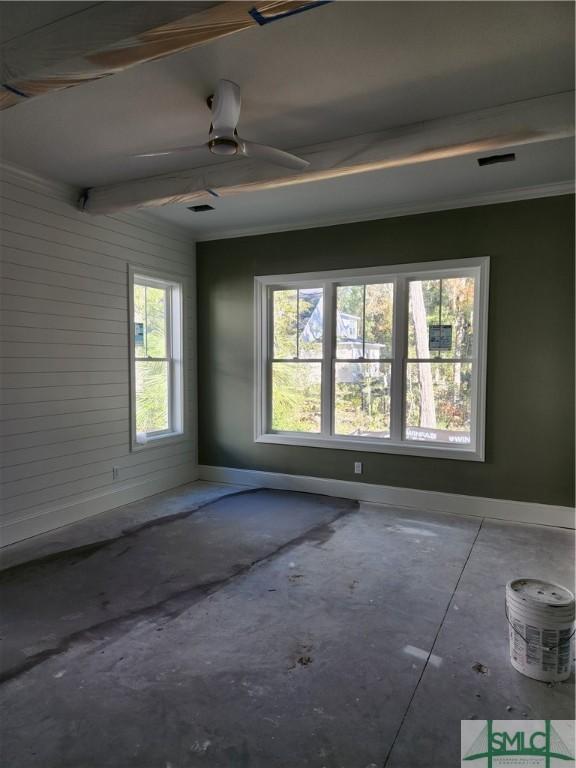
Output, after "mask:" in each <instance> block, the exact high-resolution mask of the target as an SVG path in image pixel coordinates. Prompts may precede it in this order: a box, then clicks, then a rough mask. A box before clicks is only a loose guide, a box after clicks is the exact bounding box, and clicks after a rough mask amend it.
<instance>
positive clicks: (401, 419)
mask: <svg viewBox="0 0 576 768" xmlns="http://www.w3.org/2000/svg"><path fill="white" fill-rule="evenodd" d="M255 282H256V297H255V299H256V387H255V391H256V402H255V439H256V440H257V441H258V442H269V443H285V444H293V445H311V446H318V447H332V448H344V449H351V450H358V451H362V450H366V451H383V452H391V453H409V454H415V455H424V456H440V457H448V458H463V459H472V460H480V461H481V460H483V458H484V397H485V359H486V331H487V306H488V259H487V258H484V259H465V260H459V261H446V262H434V263H429V264H418V265H415V264H410V265H405V266H398V267H383V268H381V269H364V270H356V271H353V270H341V271H338V272H326V273H313V274H300V275H282V276H279V275H273V276H269V277H257V278H256V281H255Z"/></svg>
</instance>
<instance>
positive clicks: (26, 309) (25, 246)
mask: <svg viewBox="0 0 576 768" xmlns="http://www.w3.org/2000/svg"><path fill="white" fill-rule="evenodd" d="M73 199H74V194H73V193H72V192H71V191H69V190H65V189H63V188H62V189H59V188H58V187H57V186H52V185H45V186H42V185H40V184H36V183H34V182H33V181H31V180H30V179H28V178H26V177H25V176H23V175H21V174H16V173H11V172H7V173H3V174H2V180H1V181H0V210H1V221H0V238H1V242H2V250H1V252H0V276H1V283H0V366H1V373H0V390H1V397H0V467H2V470H1V481H2V482H1V485H0V496H1V498H2V499H3V501H2V505H1V514H0V526H2V527H5V530H6V531H10V533H9V538H10V540H13V539H14V537H15V538H18V536H19V535H30V534H31V533H34V532H36V531H39V530H49V529H50V528H51V527H53V526H54V525H61V524H62V522H63V521H65V522H70V521H71V520H73V519H76V518H77V517H81V516H84V515H85V514H86V510H90V511H92V512H98V511H101V510H102V509H107V508H110V507H112V506H114V505H116V504H119V503H123V502H124V501H125V500H126V499H132V498H141V497H142V495H146V494H147V493H155V492H156V491H157V490H161V489H164V488H167V487H170V484H171V483H177V482H184V481H185V480H186V479H193V478H194V477H195V466H196V453H195V451H196V446H195V425H194V424H193V423H192V416H191V414H194V407H193V403H192V404H191V405H190V407H189V408H188V417H187V422H188V432H187V435H186V438H185V439H184V440H182V441H181V442H177V443H172V444H166V445H164V446H162V444H160V445H157V446H154V447H150V448H146V449H145V450H142V451H135V452H133V451H131V450H130V434H129V417H130V411H129V365H128V362H129V361H128V265H129V264H132V265H135V266H136V267H142V268H148V269H154V270H157V271H160V272H166V273H167V274H173V275H177V276H179V277H180V278H181V279H182V280H183V281H184V285H185V291H186V295H187V297H188V301H187V306H186V307H185V317H186V325H187V330H186V339H185V345H186V355H187V361H186V369H187V371H189V376H188V390H189V395H190V397H194V392H193V391H190V389H191V387H193V386H194V381H193V374H194V370H195V361H194V358H193V355H194V353H195V342H194V337H195V315H194V298H195V297H194V290H195V287H194V286H195V283H194V278H195V261H194V245H193V243H192V242H190V241H189V240H188V236H187V234H186V233H183V232H182V231H181V230H178V229H177V228H173V227H171V225H169V224H168V223H165V222H158V224H157V223H156V222H155V221H154V220H153V219H152V218H147V217H146V214H142V213H139V214H137V215H131V214H116V215H114V216H107V217H92V216H90V215H88V214H84V213H82V212H81V211H79V210H77V208H76V207H74V205H72V204H71V203H70V201H71V200H73ZM113 467H118V468H119V477H118V479H114V478H113V475H112V468H113ZM188 468H189V472H188ZM51 521H52V522H51ZM19 531H22V532H26V534H24V533H18V532H19Z"/></svg>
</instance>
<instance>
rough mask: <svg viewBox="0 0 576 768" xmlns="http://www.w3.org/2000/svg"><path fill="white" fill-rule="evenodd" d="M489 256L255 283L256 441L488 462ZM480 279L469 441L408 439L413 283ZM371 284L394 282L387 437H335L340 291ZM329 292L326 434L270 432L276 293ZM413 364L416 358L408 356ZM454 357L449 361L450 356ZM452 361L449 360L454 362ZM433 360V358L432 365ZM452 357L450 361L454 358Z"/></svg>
mask: <svg viewBox="0 0 576 768" xmlns="http://www.w3.org/2000/svg"><path fill="white" fill-rule="evenodd" d="M489 269H490V258H489V257H488V256H484V257H479V258H469V259H449V260H444V261H431V262H421V263H410V264H396V265H389V266H382V267H368V268H363V269H341V270H330V271H322V272H304V273H297V274H284V275H259V276H256V277H255V278H254V330H255V332H254V345H255V346H254V442H256V443H272V444H279V445H296V446H309V447H313V448H333V449H343V450H352V451H357V452H375V453H393V454H405V455H409V456H426V457H431V458H446V459H460V460H467V461H484V460H485V420H486V361H487V338H488V288H489ZM467 276H473V277H475V278H476V283H475V290H474V308H473V312H474V319H475V324H474V340H473V354H472V362H473V371H474V374H473V379H472V396H471V417H470V433H471V434H470V444H469V445H465V444H447V443H425V442H423V441H417V440H406V439H405V438H404V437H403V434H404V417H405V381H406V365H407V361H408V304H409V301H408V281H409V280H410V279H413V280H437V279H440V278H450V277H467ZM367 282H369V283H370V284H373V283H378V282H381V283H385V282H393V283H394V303H393V338H392V363H391V366H392V369H391V394H390V435H391V436H390V438H371V437H361V436H355V437H352V436H349V435H343V436H342V435H335V434H334V433H333V426H334V424H333V422H334V415H335V408H334V403H333V397H334V379H335V376H334V371H335V361H336V358H335V353H336V337H335V336H336V334H335V327H334V326H335V320H336V286H337V285H339V284H344V285H354V284H360V285H361V284H363V283H367ZM318 286H322V287H323V288H324V299H323V300H324V329H323V343H324V354H323V358H322V380H321V395H320V398H321V410H322V418H321V432H319V433H318V432H317V433H305V432H275V431H272V430H271V429H270V428H269V425H270V424H271V407H272V377H271V375H270V370H271V365H272V360H273V347H272V344H273V333H272V318H273V315H272V292H273V291H274V290H278V289H281V290H286V289H296V288H306V287H318ZM410 359H411V358H410ZM450 359H451V358H450ZM450 359H449V360H450ZM434 360H435V358H430V362H434ZM449 360H448V361H449Z"/></svg>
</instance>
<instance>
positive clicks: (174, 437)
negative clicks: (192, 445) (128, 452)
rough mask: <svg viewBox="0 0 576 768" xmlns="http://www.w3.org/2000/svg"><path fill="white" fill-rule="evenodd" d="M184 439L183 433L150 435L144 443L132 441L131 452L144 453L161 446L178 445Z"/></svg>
mask: <svg viewBox="0 0 576 768" xmlns="http://www.w3.org/2000/svg"><path fill="white" fill-rule="evenodd" d="M185 439H186V435H185V433H184V432H166V433H165V434H160V435H150V437H148V438H147V439H146V442H142V443H140V442H137V441H136V440H132V450H133V451H145V450H146V449H148V448H158V447H159V446H161V445H167V444H172V443H179V442H182V441H183V440H185Z"/></svg>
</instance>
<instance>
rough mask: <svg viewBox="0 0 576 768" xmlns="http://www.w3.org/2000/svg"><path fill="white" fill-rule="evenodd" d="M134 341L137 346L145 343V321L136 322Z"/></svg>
mask: <svg viewBox="0 0 576 768" xmlns="http://www.w3.org/2000/svg"><path fill="white" fill-rule="evenodd" d="M134 343H135V344H136V346H137V347H142V346H143V345H144V323H134Z"/></svg>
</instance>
